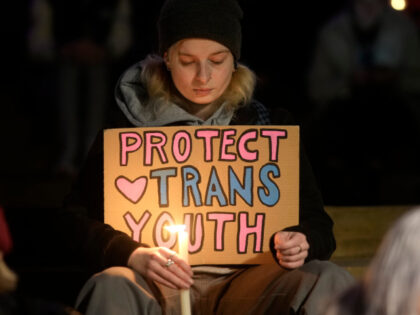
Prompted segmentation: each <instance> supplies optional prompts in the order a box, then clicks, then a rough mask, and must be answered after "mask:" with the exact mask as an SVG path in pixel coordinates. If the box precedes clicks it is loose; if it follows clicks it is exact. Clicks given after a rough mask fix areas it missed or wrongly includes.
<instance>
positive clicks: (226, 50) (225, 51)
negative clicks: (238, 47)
mask: <svg viewBox="0 0 420 315" xmlns="http://www.w3.org/2000/svg"><path fill="white" fill-rule="evenodd" d="M228 52H229V50H228V49H223V50H219V51H215V52H214V53H211V54H210V55H209V56H214V55H219V54H223V53H228ZM178 55H179V56H187V57H194V55H193V54H189V53H187V52H183V51H179V52H178Z"/></svg>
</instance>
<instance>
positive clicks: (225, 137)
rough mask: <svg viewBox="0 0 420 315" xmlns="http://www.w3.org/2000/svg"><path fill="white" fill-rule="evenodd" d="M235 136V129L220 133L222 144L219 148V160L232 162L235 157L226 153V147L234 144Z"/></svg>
mask: <svg viewBox="0 0 420 315" xmlns="http://www.w3.org/2000/svg"><path fill="white" fill-rule="evenodd" d="M235 135H236V130H235V129H228V130H224V131H223V132H222V143H221V147H220V159H221V160H223V161H234V160H235V159H236V155H235V154H234V153H228V152H227V147H229V146H232V145H233V144H234V143H235V139H232V138H231V137H234V136H235Z"/></svg>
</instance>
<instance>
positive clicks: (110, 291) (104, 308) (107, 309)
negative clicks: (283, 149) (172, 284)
mask: <svg viewBox="0 0 420 315" xmlns="http://www.w3.org/2000/svg"><path fill="white" fill-rule="evenodd" d="M163 304H164V302H163V299H162V296H161V294H160V292H159V290H158V289H157V287H156V286H155V285H154V284H153V283H151V282H148V281H146V280H145V279H144V278H143V277H141V276H140V275H139V274H138V273H136V272H134V271H133V270H132V269H130V268H125V267H112V268H109V269H106V270H104V271H103V272H101V273H98V274H96V275H94V276H93V277H91V278H90V279H89V280H88V281H87V282H86V284H85V285H84V287H83V288H82V290H81V292H80V293H79V296H78V298H77V301H76V309H77V310H78V311H79V312H81V313H82V314H84V315H91V314H92V315H94V314H101V315H107V314H110V315H111V314H124V315H129V314H136V315H137V314H148V315H149V314H151V315H154V314H163V311H162V309H164V308H165V306H164V305H163Z"/></svg>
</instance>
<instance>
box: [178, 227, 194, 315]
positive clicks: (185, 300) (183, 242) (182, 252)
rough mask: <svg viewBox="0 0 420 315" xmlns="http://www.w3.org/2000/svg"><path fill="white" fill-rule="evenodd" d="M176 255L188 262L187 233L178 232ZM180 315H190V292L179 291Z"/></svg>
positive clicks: (187, 290)
mask: <svg viewBox="0 0 420 315" xmlns="http://www.w3.org/2000/svg"><path fill="white" fill-rule="evenodd" d="M178 255H179V257H180V258H182V259H184V260H185V261H186V262H188V233H187V232H186V231H178ZM180 295H181V314H182V315H191V301H190V290H189V289H186V290H181V292H180Z"/></svg>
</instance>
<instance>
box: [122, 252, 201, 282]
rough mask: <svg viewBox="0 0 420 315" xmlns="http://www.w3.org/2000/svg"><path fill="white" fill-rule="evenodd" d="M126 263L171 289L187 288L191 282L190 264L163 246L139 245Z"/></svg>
mask: <svg viewBox="0 0 420 315" xmlns="http://www.w3.org/2000/svg"><path fill="white" fill-rule="evenodd" d="M127 265H128V267H130V268H133V269H134V270H135V271H137V272H138V273H140V274H141V275H142V276H144V277H146V278H149V279H151V280H153V281H156V282H159V283H161V284H163V285H165V286H167V287H170V288H173V289H188V288H189V287H190V286H191V284H192V283H193V280H192V276H193V272H192V270H191V267H190V265H189V264H188V263H187V262H185V261H184V260H183V259H181V258H180V257H179V256H178V255H177V253H176V252H174V251H172V250H170V249H167V248H164V247H152V248H145V247H139V248H137V249H136V250H135V251H134V252H133V253H131V255H130V257H129V258H128V262H127Z"/></svg>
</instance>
